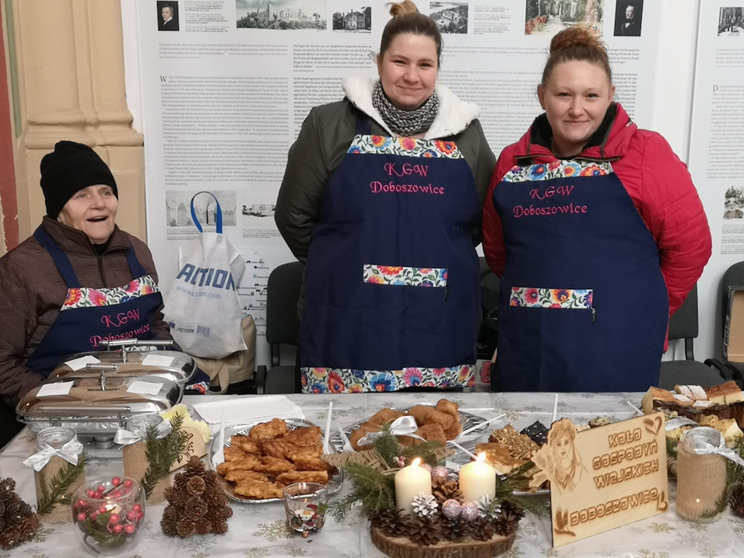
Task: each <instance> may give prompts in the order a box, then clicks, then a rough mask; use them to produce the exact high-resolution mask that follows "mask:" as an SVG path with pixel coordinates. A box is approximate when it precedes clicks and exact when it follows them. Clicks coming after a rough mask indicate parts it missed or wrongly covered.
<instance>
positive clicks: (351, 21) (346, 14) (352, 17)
mask: <svg viewBox="0 0 744 558" xmlns="http://www.w3.org/2000/svg"><path fill="white" fill-rule="evenodd" d="M332 22H333V23H332V24H331V29H332V30H333V31H345V32H348V33H371V32H372V8H371V7H370V6H353V5H349V3H348V2H344V5H339V6H338V7H337V8H335V9H334V10H333V16H332Z"/></svg>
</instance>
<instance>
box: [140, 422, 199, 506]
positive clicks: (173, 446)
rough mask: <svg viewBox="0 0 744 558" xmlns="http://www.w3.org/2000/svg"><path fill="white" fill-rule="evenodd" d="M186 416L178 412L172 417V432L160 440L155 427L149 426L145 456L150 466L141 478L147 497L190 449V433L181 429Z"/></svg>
mask: <svg viewBox="0 0 744 558" xmlns="http://www.w3.org/2000/svg"><path fill="white" fill-rule="evenodd" d="M184 418H185V417H184V415H182V414H180V413H176V415H175V416H174V417H173V418H172V419H170V423H171V431H170V433H169V434H168V435H167V436H165V437H163V438H160V439H159V440H158V438H157V432H156V430H155V427H153V426H149V427H148V428H147V432H146V433H145V457H147V462H148V467H147V471H145V475H144V476H143V477H142V480H141V483H142V488H143V489H144V491H145V497H146V498H149V497H150V496H151V495H152V491H153V490H154V489H155V485H156V484H157V483H158V482H159V481H160V480H161V479H163V478H165V477H167V476H168V475H169V474H170V470H171V467H173V464H174V463H175V462H176V461H178V459H179V458H180V457H181V456H182V455H185V454H186V453H187V451H188V446H189V435H188V433H187V432H184V431H183V430H182V429H181V427H182V426H183V421H184Z"/></svg>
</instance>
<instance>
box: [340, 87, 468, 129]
mask: <svg viewBox="0 0 744 558" xmlns="http://www.w3.org/2000/svg"><path fill="white" fill-rule="evenodd" d="M376 82H377V78H363V77H349V78H344V81H343V85H342V88H343V90H344V94H345V95H346V98H347V99H349V101H350V102H351V103H352V104H353V105H354V106H355V107H356V108H358V109H359V110H361V111H362V112H363V113H365V114H366V115H367V116H369V117H370V118H372V119H373V120H374V121H375V122H377V123H378V124H379V125H380V126H382V127H383V128H384V129H385V130H387V131H388V133H389V134H390V135H391V136H392V135H395V134H393V132H392V131H391V130H390V128H388V127H387V125H386V124H385V122H384V121H383V120H382V116H380V113H379V112H377V109H375V107H374V106H372V89H373V88H374V86H375V83H376ZM436 91H437V95H438V96H439V112H437V116H436V118H435V119H434V122H433V123H432V125H431V127H430V128H429V129H428V130H427V131H426V134H425V135H424V139H439V138H446V137H448V136H453V135H455V134H459V133H460V132H462V131H463V130H464V129H465V128H467V127H468V125H469V124H470V123H471V122H472V121H473V120H475V119H476V118H478V116H480V108H479V107H478V105H475V104H473V103H468V102H466V101H461V100H460V99H459V98H458V97H457V95H455V94H454V93H453V92H452V91H450V90H449V89H448V88H447V87H445V86H444V85H437V87H436Z"/></svg>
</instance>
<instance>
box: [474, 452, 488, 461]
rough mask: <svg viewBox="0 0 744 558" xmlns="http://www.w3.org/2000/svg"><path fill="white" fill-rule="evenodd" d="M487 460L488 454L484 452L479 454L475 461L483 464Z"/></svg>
mask: <svg viewBox="0 0 744 558" xmlns="http://www.w3.org/2000/svg"><path fill="white" fill-rule="evenodd" d="M485 460H486V454H485V453H484V452H481V453H479V454H478V455H477V456H476V457H475V461H476V462H478V463H483V462H484V461H485Z"/></svg>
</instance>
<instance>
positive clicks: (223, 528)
mask: <svg viewBox="0 0 744 558" xmlns="http://www.w3.org/2000/svg"><path fill="white" fill-rule="evenodd" d="M212 532H213V533H216V534H218V535H224V534H225V533H227V521H220V522H219V523H216V524H215V525H214V528H213V530H212Z"/></svg>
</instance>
